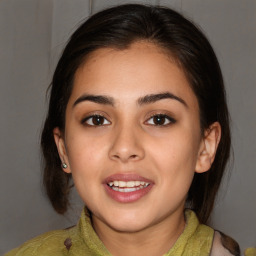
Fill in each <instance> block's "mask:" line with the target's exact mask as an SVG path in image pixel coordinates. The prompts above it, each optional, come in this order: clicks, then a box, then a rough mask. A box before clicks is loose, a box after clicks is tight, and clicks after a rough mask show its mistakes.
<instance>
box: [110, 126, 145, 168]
mask: <svg viewBox="0 0 256 256" xmlns="http://www.w3.org/2000/svg"><path fill="white" fill-rule="evenodd" d="M138 130H139V129H136V127H135V126H133V127H132V126H128V127H124V126H122V127H119V128H118V129H116V130H115V131H113V139H112V144H111V147H110V150H109V157H110V159H112V160H115V161H120V162H123V163H126V162H129V161H138V160H141V159H143V158H144V156H145V151H144V147H143V140H142V136H141V134H140V132H139V131H138Z"/></svg>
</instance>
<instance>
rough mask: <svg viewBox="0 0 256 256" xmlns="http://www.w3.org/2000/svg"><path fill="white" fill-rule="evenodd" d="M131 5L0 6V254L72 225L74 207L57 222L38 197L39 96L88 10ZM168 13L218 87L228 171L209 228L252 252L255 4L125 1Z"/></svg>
mask: <svg viewBox="0 0 256 256" xmlns="http://www.w3.org/2000/svg"><path fill="white" fill-rule="evenodd" d="M127 2H129V3H130V2H132V1H118V0H116V1H114V0H113V1H101V0H95V1H91V5H90V2H89V1H88V0H72V1H71V0H0V86H1V87H0V92H1V94H0V97H1V98H0V118H1V126H0V141H1V143H0V164H1V179H0V189H1V191H0V192H1V193H0V195H1V196H0V205H1V208H0V209H1V212H0V254H3V252H5V251H7V250H9V249H11V248H13V247H16V246H18V245H20V244H21V243H23V242H24V241H26V240H28V239H30V238H32V237H34V236H36V235H38V234H40V233H42V232H45V231H48V230H52V229H56V228H64V227H67V226H70V225H73V224H74V223H75V222H76V220H77V218H78V217H79V215H80V211H81V202H80V201H79V199H78V198H77V196H76V194H75V193H74V195H73V199H74V200H73V203H72V209H71V210H70V211H69V213H68V214H67V215H66V216H64V217H63V216H59V215H57V214H56V213H55V212H54V211H53V210H52V208H51V206H50V204H49V202H48V201H47V198H46V196H45V195H44V193H43V190H42V184H41V170H40V153H39V136H40V131H41V128H42V120H43V118H44V116H45V111H46V105H47V104H46V98H45V91H46V88H47V86H48V84H49V83H50V80H51V75H52V72H53V69H54V67H55V65H56V62H57V59H58V56H59V54H60V52H61V50H62V49H63V47H64V45H65V42H66V40H67V38H68V36H69V35H70V34H71V32H72V31H74V29H75V28H76V27H77V25H78V23H79V22H81V20H82V19H84V18H85V17H87V16H88V15H89V14H90V6H91V11H92V12H93V13H94V12H96V11H98V10H100V9H102V8H103V7H106V6H111V5H114V4H121V3H127ZM133 2H144V3H152V4H161V5H166V6H169V7H173V8H175V9H176V10H178V11H181V12H182V13H184V14H185V15H186V16H187V17H190V18H191V19H192V20H193V21H195V22H196V23H198V24H199V25H200V26H201V28H202V29H203V31H205V33H206V35H207V36H208V38H209V39H210V41H211V43H212V45H213V47H214V48H215V51H216V54H217V56H218V58H219V61H220V64H221V67H222V70H223V74H224V79H225V82H226V87H227V93H228V103H229V106H230V112H231V118H232V121H233V122H232V131H233V147H234V166H233V171H232V176H231V178H230V179H229V182H227V179H226V180H225V181H224V182H223V186H222V190H221V193H220V195H219V198H218V201H217V204H216V207H215V209H214V214H213V217H212V220H211V223H212V225H213V226H214V227H215V228H217V229H220V230H222V231H223V232H225V233H227V234H230V235H232V236H233V237H234V238H235V239H236V240H237V241H238V242H239V243H240V245H241V248H242V249H244V248H246V247H249V246H255V245H256V185H255V184H256V174H255V172H256V167H255V166H256V139H255V137H256V100H255V98H256V85H255V82H256V47H255V46H256V31H255V29H256V24H255V23H256V1H255V0H243V1H242V0H186V1H185V0H183V1H181V0H173V1H172V0H170V1H167V0H165V1H133Z"/></svg>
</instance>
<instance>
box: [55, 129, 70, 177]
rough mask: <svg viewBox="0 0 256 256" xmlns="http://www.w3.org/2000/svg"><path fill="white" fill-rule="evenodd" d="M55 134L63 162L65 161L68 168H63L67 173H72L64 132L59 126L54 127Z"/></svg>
mask: <svg viewBox="0 0 256 256" xmlns="http://www.w3.org/2000/svg"><path fill="white" fill-rule="evenodd" d="M53 136H54V140H55V144H56V146H57V149H58V153H59V157H60V160H61V163H62V164H64V163H65V164H66V165H67V168H63V166H61V167H62V170H63V171H64V172H66V173H71V170H70V165H69V162H68V156H67V151H66V147H65V142H64V138H63V136H62V132H61V131H60V129H59V127H56V128H54V129H53Z"/></svg>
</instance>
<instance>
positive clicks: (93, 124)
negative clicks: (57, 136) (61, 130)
mask: <svg viewBox="0 0 256 256" xmlns="http://www.w3.org/2000/svg"><path fill="white" fill-rule="evenodd" d="M93 118H96V119H95V120H93ZM157 118H158V120H157ZM150 120H152V121H153V122H155V123H153V122H152V123H150V122H149V121H150ZM94 121H95V122H94ZM100 121H103V123H102V122H100ZM157 121H164V122H163V123H161V122H160V123H158V124H157V123H156V122H157ZM97 122H98V124H97ZM174 123H176V120H175V119H174V118H172V117H170V116H168V115H166V114H154V115H152V116H151V117H150V118H149V119H147V120H146V121H145V124H148V125H152V126H168V125H170V124H174ZM81 124H84V125H86V126H90V127H97V126H106V125H110V124H111V122H110V121H109V120H108V119H107V118H105V117H104V116H103V115H98V114H95V115H91V116H88V117H86V118H84V119H82V121H81Z"/></svg>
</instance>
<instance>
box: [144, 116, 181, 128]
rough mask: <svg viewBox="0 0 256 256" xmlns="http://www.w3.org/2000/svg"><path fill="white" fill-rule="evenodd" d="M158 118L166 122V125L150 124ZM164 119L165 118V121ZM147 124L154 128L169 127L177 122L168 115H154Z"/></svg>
mask: <svg viewBox="0 0 256 256" xmlns="http://www.w3.org/2000/svg"><path fill="white" fill-rule="evenodd" d="M156 118H160V119H162V120H161V121H164V123H160V124H156V123H149V121H150V120H152V121H153V122H154V121H157V120H156ZM163 118H164V120H163ZM154 119H155V120H154ZM146 123H148V124H149V125H153V126H168V125H171V124H174V123H176V120H175V119H174V118H172V117H170V116H168V115H166V114H154V115H152V116H151V117H150V118H149V119H147V120H146Z"/></svg>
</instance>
